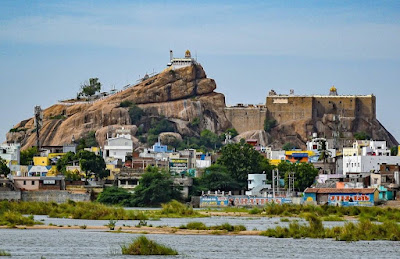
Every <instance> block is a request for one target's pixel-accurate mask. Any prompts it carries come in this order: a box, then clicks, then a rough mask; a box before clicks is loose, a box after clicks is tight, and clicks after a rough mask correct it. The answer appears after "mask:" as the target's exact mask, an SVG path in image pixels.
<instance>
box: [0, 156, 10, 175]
mask: <svg viewBox="0 0 400 259" xmlns="http://www.w3.org/2000/svg"><path fill="white" fill-rule="evenodd" d="M9 173H11V171H10V168H8V166H7V163H6V161H5V160H3V159H2V158H1V157H0V174H4V175H5V176H7V175H8V174H9Z"/></svg>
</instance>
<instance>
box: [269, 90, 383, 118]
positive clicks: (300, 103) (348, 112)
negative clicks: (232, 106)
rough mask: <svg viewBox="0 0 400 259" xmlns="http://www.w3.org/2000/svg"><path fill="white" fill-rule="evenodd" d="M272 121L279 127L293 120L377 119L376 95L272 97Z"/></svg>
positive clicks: (270, 107)
mask: <svg viewBox="0 0 400 259" xmlns="http://www.w3.org/2000/svg"><path fill="white" fill-rule="evenodd" d="M266 107H267V109H268V118H271V119H275V120H276V121H277V122H278V123H283V122H288V121H292V120H314V119H322V118H323V117H324V115H326V114H332V115H336V116H339V117H340V118H356V117H362V118H363V119H365V120H366V121H368V122H372V120H374V119H376V98H375V96H374V95H337V96H330V95H325V96H324V95H312V96H301V95H297V96H295V95H293V96H289V95H287V96H285V95H269V96H267V99H266Z"/></svg>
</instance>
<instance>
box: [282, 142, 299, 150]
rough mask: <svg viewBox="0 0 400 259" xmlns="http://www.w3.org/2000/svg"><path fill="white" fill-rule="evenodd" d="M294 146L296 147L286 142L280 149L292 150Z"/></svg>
mask: <svg viewBox="0 0 400 259" xmlns="http://www.w3.org/2000/svg"><path fill="white" fill-rule="evenodd" d="M295 148H297V147H296V146H295V145H294V144H292V143H290V142H287V143H285V144H284V145H283V146H282V149H283V150H285V151H289V150H293V149H295Z"/></svg>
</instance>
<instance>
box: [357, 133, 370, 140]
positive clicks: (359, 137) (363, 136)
mask: <svg viewBox="0 0 400 259" xmlns="http://www.w3.org/2000/svg"><path fill="white" fill-rule="evenodd" d="M354 138H355V139H357V140H366V139H371V136H369V135H368V134H367V133H366V132H364V131H360V132H356V133H354Z"/></svg>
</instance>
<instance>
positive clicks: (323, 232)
mask: <svg viewBox="0 0 400 259" xmlns="http://www.w3.org/2000/svg"><path fill="white" fill-rule="evenodd" d="M22 214H41V215H49V216H50V217H53V218H67V219H68V218H69V219H88V220H107V219H108V220H110V222H109V223H108V224H107V225H115V222H114V221H115V220H141V221H143V222H142V223H140V224H139V226H141V225H142V226H143V225H145V224H144V222H146V220H148V219H153V220H157V219H160V218H195V217H196V218H199V217H207V216H210V215H213V214H219V215H220V216H230V217H234V216H246V215H247V216H250V215H251V216H258V217H260V218H262V217H272V216H282V215H285V216H294V217H299V218H300V219H301V218H302V219H304V220H305V221H304V220H303V221H302V222H300V221H298V220H289V219H287V218H281V219H280V221H282V222H286V221H287V222H288V223H287V224H288V225H286V226H271V227H268V228H266V229H264V230H265V231H264V232H251V233H249V232H246V234H252V235H260V234H261V235H265V236H269V237H278V238H281V237H293V238H302V237H311V238H334V239H336V240H345V241H354V240H360V239H362V240H377V239H380V240H392V241H398V240H400V226H399V224H398V223H397V222H398V221H399V218H400V212H399V210H398V209H391V208H388V209H383V208H378V207H372V208H367V207H351V208H343V207H332V206H322V207H321V206H310V205H305V206H302V205H277V204H270V205H267V206H266V207H264V208H253V209H250V210H248V209H244V208H226V209H224V210H222V211H221V210H219V211H213V210H203V211H195V210H193V209H192V208H189V207H187V206H185V205H183V204H181V203H179V202H177V201H172V202H170V203H167V204H163V207H162V209H160V210H145V211H139V210H125V209H123V208H121V207H109V206H105V205H102V204H99V203H90V202H88V203H84V202H78V203H76V202H72V201H70V202H68V203H64V204H56V203H43V202H18V203H17V202H1V203H0V225H5V226H8V227H16V225H27V226H31V225H38V224H43V222H41V221H37V220H36V221H35V219H34V218H33V216H29V217H24V216H22ZM233 219H234V218H233ZM356 219H357V220H359V221H360V222H358V223H357V224H354V223H353V222H348V223H345V224H344V223H343V224H344V225H343V224H339V225H336V226H335V225H334V226H326V224H325V225H324V224H323V223H322V220H330V221H337V222H342V221H346V222H347V221H348V220H353V221H354V220H356ZM227 220H228V221H229V218H228V219H227ZM230 220H231V221H232V219H230ZM371 220H379V221H382V222H383V224H375V223H372V222H371ZM181 221H182V224H181V225H179V226H172V227H175V228H177V227H179V229H191V227H189V226H197V228H192V229H197V230H213V231H215V230H221V231H220V232H219V233H218V234H226V232H224V231H228V232H230V231H233V232H235V233H236V234H241V233H244V232H243V231H249V230H250V229H248V228H247V227H246V226H245V225H244V224H239V225H230V224H229V222H226V224H225V223H222V224H221V226H220V227H218V226H215V225H216V224H212V226H206V224H205V223H204V222H193V221H192V222H188V221H186V220H181ZM185 221H186V222H185ZM233 221H234V220H233ZM289 221H290V223H289ZM92 223H93V222H90V224H92ZM48 224H50V223H48ZM185 224H187V225H185ZM202 224H203V225H202ZM68 225H71V224H68ZM74 225H75V224H74ZM95 225H96V224H95ZM104 225H106V224H104ZM86 226H87V225H86V224H85V228H86ZM89 226H91V225H89ZM199 226H202V227H201V228H199ZM258 226H260V227H254V228H253V229H252V230H254V231H258V230H260V228H261V230H262V226H263V224H259V225H258ZM157 227H162V225H158V226H157ZM171 231H175V232H176V231H177V230H171ZM136 232H137V231H136ZM164 232H165V231H164ZM167 233H168V232H167ZM205 233H208V232H205ZM203 234H204V233H203Z"/></svg>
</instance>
